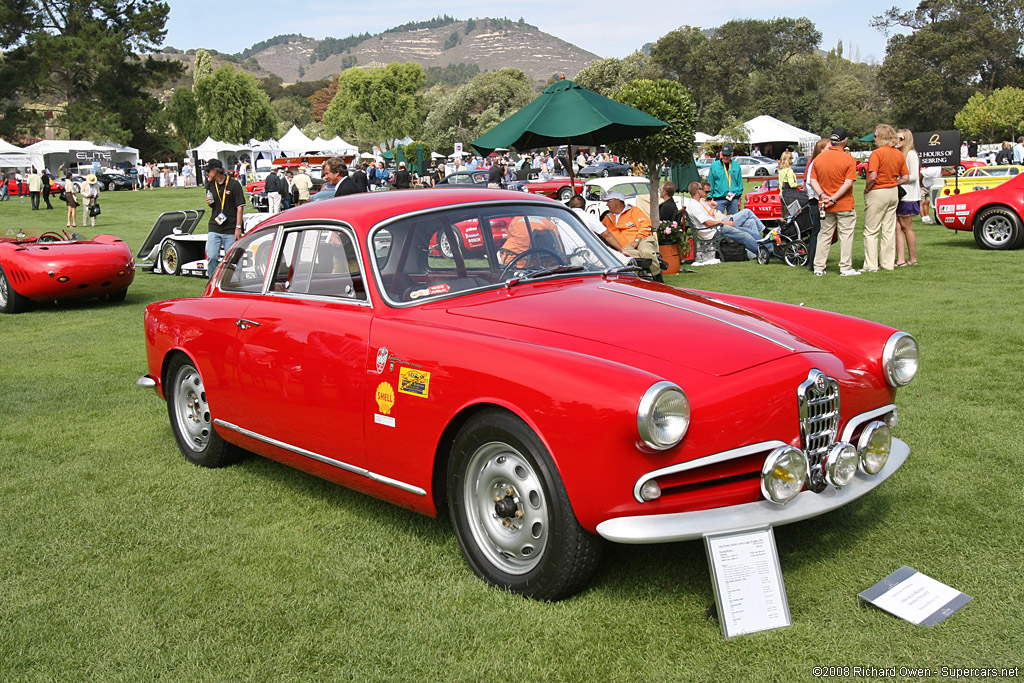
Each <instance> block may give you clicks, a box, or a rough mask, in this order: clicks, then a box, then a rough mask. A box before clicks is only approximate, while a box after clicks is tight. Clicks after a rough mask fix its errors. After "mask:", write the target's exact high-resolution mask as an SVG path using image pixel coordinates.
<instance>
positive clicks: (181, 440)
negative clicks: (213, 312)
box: [164, 355, 245, 467]
mask: <svg viewBox="0 0 1024 683" xmlns="http://www.w3.org/2000/svg"><path fill="white" fill-rule="evenodd" d="M164 396H165V397H166V398H167V415H168V416H169V417H170V419H171V430H172V431H173V432H174V439H175V440H176V441H177V442H178V448H179V449H180V450H181V453H182V455H184V456H185V459H186V460H188V461H189V462H190V463H192V464H193V465H198V466H199V467H225V466H226V465H232V464H234V463H236V462H238V461H239V460H241V459H242V457H243V456H244V454H245V451H243V450H241V449H240V448H237V447H236V446H233V445H231V444H229V443H227V442H226V441H224V440H223V439H222V438H220V436H219V435H218V434H217V432H216V430H215V429H214V428H213V417H212V416H211V415H210V407H209V403H208V402H207V400H206V389H205V388H204V387H203V378H202V376H201V375H200V374H199V371H198V370H197V369H196V366H195V364H194V363H193V362H192V360H191V359H189V358H188V357H187V356H184V355H177V356H175V358H174V360H172V361H171V363H170V365H168V367H167V374H166V375H165V376H164Z"/></svg>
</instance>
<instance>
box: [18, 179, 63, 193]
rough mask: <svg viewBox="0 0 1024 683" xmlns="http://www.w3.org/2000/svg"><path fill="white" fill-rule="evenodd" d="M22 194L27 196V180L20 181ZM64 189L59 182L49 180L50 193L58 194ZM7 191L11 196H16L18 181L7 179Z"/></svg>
mask: <svg viewBox="0 0 1024 683" xmlns="http://www.w3.org/2000/svg"><path fill="white" fill-rule="evenodd" d="M21 189H22V190H23V191H22V194H23V195H26V196H28V181H27V180H26V181H22V183H21ZM62 189H64V188H63V186H61V185H60V183H58V182H56V181H54V180H51V181H50V194H60V192H61V190H62ZM7 193H8V194H10V195H11V196H12V197H17V196H18V181H17V180H15V179H13V178H11V179H10V180H8V181H7Z"/></svg>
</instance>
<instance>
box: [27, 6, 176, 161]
mask: <svg viewBox="0 0 1024 683" xmlns="http://www.w3.org/2000/svg"><path fill="white" fill-rule="evenodd" d="M13 1H14V3H15V4H16V5H17V6H18V8H19V10H20V12H21V18H20V19H19V22H21V24H22V25H24V30H22V31H21V37H20V38H19V39H18V40H17V41H16V43H15V45H16V47H15V48H14V50H12V53H13V56H12V59H20V58H21V56H22V55H24V54H28V55H32V56H34V57H35V58H36V59H37V60H38V62H39V63H41V64H42V65H43V68H42V69H40V70H39V71H38V72H37V73H36V74H35V75H36V78H35V79H34V80H32V81H31V82H27V81H26V82H23V83H21V84H20V85H19V87H22V88H23V89H25V91H30V90H33V89H37V90H38V93H39V96H40V97H43V98H45V99H47V100H48V101H50V102H53V103H56V108H57V111H58V112H59V113H58V115H57V117H56V118H55V121H54V123H55V125H56V126H57V127H58V128H62V129H64V130H65V131H66V132H67V135H68V136H69V137H70V138H93V139H106V140H112V141H114V142H120V143H128V144H132V145H134V146H136V147H139V148H140V150H143V153H146V151H148V147H150V146H152V144H153V142H154V140H155V139H156V138H162V137H163V136H164V131H163V130H158V129H161V128H163V126H164V125H165V124H164V123H163V122H160V121H157V114H158V113H159V112H160V107H159V105H158V104H157V103H156V100H155V99H154V98H153V96H152V95H150V91H152V90H155V89H157V88H159V87H160V86H162V85H163V84H164V83H165V82H166V81H167V80H168V79H169V78H174V77H177V76H178V75H179V74H180V73H181V70H182V67H181V65H180V64H178V63H177V62H173V61H166V60H158V59H154V58H153V57H152V56H147V57H141V56H140V54H144V53H148V52H153V51H155V50H156V49H157V48H158V47H159V46H160V44H161V43H162V42H163V39H164V34H165V31H164V24H165V23H166V21H167V13H168V11H169V9H168V5H167V3H165V2H151V3H138V2H135V1H133V0H45V1H39V0H28V1H25V0H13ZM8 2H11V0H8ZM9 54H10V53H9ZM29 61H30V60H29Z"/></svg>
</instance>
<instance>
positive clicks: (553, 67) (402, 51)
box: [164, 19, 599, 83]
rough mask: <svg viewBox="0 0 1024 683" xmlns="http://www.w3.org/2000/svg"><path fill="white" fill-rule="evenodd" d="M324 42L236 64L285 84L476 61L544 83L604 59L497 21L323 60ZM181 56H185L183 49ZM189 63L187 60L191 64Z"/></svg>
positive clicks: (382, 39)
mask: <svg viewBox="0 0 1024 683" xmlns="http://www.w3.org/2000/svg"><path fill="white" fill-rule="evenodd" d="M467 29H468V31H467ZM268 42H273V41H268ZM321 42H323V41H319V40H316V39H313V38H306V37H304V36H293V37H289V38H288V40H287V42H282V43H280V44H276V45H270V46H268V47H264V48H263V49H260V50H259V51H251V54H248V55H247V57H248V59H246V60H245V61H244V62H242V61H241V60H239V61H240V62H241V63H236V64H235V66H236V67H241V68H245V70H246V71H250V72H251V73H253V74H254V75H261V76H266V75H267V74H268V73H273V74H276V75H278V76H280V77H281V79H282V80H283V81H284V82H285V83H294V82H296V81H300V80H301V81H311V80H317V79H320V78H331V77H333V76H336V75H337V74H339V73H340V72H342V71H344V70H345V69H346V68H348V67H350V66H354V65H359V66H370V67H373V66H383V65H385V64H388V63H390V62H418V63H419V64H421V65H422V66H423V67H424V68H427V67H431V66H447V65H449V64H459V63H468V64H476V65H477V66H479V67H480V70H481V71H494V70H497V69H501V68H503V67H513V68H516V69H521V70H522V71H523V72H524V73H526V75H527V76H529V77H530V78H531V79H533V80H535V81H541V82H543V81H546V80H547V79H548V78H549V77H550V76H551V75H552V74H555V73H565V75H566V76H567V77H569V78H572V77H573V76H575V75H576V74H577V73H578V72H579V71H580V70H581V69H583V67H585V66H587V65H588V64H589V63H590V62H592V61H593V60H595V59H599V57H598V55H595V54H593V53H592V52H587V51H586V50H583V49H581V48H578V47H576V46H575V45H572V44H571V43H567V42H565V41H564V40H561V39H560V38H556V37H555V36H552V35H550V34H548V33H544V32H543V31H541V30H540V29H538V28H537V27H535V26H530V25H529V24H525V23H523V24H519V23H516V22H511V21H508V20H492V19H474V20H468V21H455V22H453V23H449V24H446V25H444V26H440V27H437V28H413V29H411V30H397V29H391V30H389V31H386V32H384V33H380V34H378V35H375V36H371V37H369V38H366V39H365V40H363V41H361V42H358V43H357V44H355V45H354V46H352V47H350V48H349V49H348V50H347V51H346V52H344V53H342V54H335V55H331V56H330V57H327V58H326V59H319V58H318V56H317V54H316V50H317V46H318V45H320V43H321ZM254 47H255V46H254ZM250 50H251V49H250ZM165 52H166V53H168V54H166V55H164V56H165V57H173V56H175V55H174V54H173V53H172V52H171V50H165ZM247 52H250V51H247ZM177 56H179V58H181V57H184V55H182V53H177ZM251 60H255V62H256V63H258V64H259V66H260V71H261V72H262V73H258V72H257V71H255V70H253V69H251V68H246V66H245V65H246V63H247V64H248V65H251V64H252V63H253V62H252V61H251ZM190 62H191V60H188V61H187V64H186V65H187V66H188V67H189V68H191V63H190Z"/></svg>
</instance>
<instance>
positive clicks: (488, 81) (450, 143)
mask: <svg viewBox="0 0 1024 683" xmlns="http://www.w3.org/2000/svg"><path fill="white" fill-rule="evenodd" d="M437 87H438V86H435V88H437ZM535 96H536V93H535V92H534V91H533V86H532V84H531V83H530V79H529V78H527V76H526V74H524V73H523V72H522V71H520V70H519V69H500V70H498V71H487V72H484V73H482V74H479V75H477V76H475V77H474V78H473V79H472V80H470V82H469V83H467V84H465V85H463V86H460V87H459V88H456V89H454V90H450V91H447V92H443V91H441V90H440V89H437V90H435V89H432V90H431V92H430V94H429V95H428V97H427V100H428V101H429V102H430V113H429V114H428V115H427V120H426V122H425V123H424V125H423V137H424V139H425V140H427V141H428V142H430V144H431V145H433V146H434V147H435V148H436V149H443V150H450V149H453V147H454V143H456V142H460V141H461V142H470V141H472V140H475V139H476V138H478V137H480V136H481V135H483V134H484V133H486V132H487V131H488V130H490V129H491V128H493V127H494V126H496V125H497V124H499V123H501V122H502V121H504V120H505V119H506V118H508V117H509V116H510V115H512V114H513V113H515V112H516V111H518V110H519V109H521V108H523V107H525V106H526V105H527V104H529V103H530V102H531V101H532V100H533V98H534V97H535Z"/></svg>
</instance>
